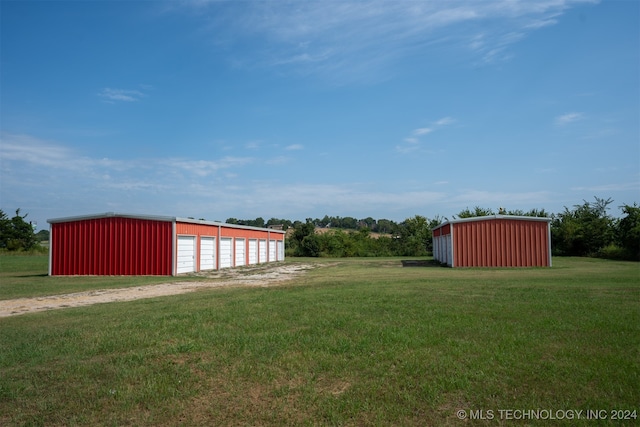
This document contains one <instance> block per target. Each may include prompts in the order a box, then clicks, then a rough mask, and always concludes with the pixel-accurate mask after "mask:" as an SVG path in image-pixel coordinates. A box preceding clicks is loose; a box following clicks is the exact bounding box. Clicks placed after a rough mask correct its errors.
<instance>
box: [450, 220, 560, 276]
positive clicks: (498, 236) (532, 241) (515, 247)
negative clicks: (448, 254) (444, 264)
mask: <svg viewBox="0 0 640 427" xmlns="http://www.w3.org/2000/svg"><path fill="white" fill-rule="evenodd" d="M452 225H453V258H454V259H453V261H454V264H453V265H454V266H456V267H546V266H549V259H550V258H549V234H548V227H549V225H548V222H543V221H526V220H509V219H490V220H484V221H469V222H458V223H455V224H452Z"/></svg>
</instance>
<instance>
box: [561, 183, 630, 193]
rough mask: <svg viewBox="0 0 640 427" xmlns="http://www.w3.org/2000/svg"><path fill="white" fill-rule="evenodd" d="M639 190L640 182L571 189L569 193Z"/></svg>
mask: <svg viewBox="0 0 640 427" xmlns="http://www.w3.org/2000/svg"><path fill="white" fill-rule="evenodd" d="M630 190H636V191H638V190H640V182H639V181H635V182H622V183H616V184H601V185H593V186H590V187H572V188H571V191H594V192H606V191H630Z"/></svg>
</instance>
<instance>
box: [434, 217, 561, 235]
mask: <svg viewBox="0 0 640 427" xmlns="http://www.w3.org/2000/svg"><path fill="white" fill-rule="evenodd" d="M495 219H513V220H516V221H540V222H551V221H552V219H551V218H545V217H539V216H522V215H485V216H474V217H471V218H459V219H452V220H449V221H445V222H443V223H442V224H440V225H438V226H436V227H433V228H432V229H431V230H432V231H433V230H437V229H438V228H441V227H444V226H445V225H447V224H457V223H460V222H474V221H489V220H495Z"/></svg>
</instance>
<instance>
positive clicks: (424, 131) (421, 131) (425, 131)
mask: <svg viewBox="0 0 640 427" xmlns="http://www.w3.org/2000/svg"><path fill="white" fill-rule="evenodd" d="M431 132H433V129H430V128H419V129H416V130H414V131H413V135H416V136H420V135H426V134H428V133H431Z"/></svg>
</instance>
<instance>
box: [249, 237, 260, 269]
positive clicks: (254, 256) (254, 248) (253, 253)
mask: <svg viewBox="0 0 640 427" xmlns="http://www.w3.org/2000/svg"><path fill="white" fill-rule="evenodd" d="M257 263H258V241H257V240H256V239H249V264H252V265H253V264H257Z"/></svg>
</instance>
